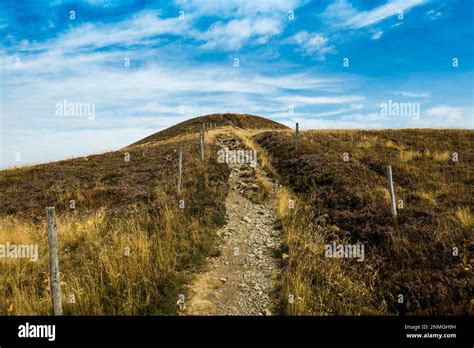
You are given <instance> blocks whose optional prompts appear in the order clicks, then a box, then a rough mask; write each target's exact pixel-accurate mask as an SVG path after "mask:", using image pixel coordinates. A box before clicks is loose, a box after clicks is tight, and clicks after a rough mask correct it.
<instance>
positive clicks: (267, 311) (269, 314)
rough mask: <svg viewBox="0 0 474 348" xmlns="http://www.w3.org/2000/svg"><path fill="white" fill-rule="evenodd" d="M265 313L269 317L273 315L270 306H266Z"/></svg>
mask: <svg viewBox="0 0 474 348" xmlns="http://www.w3.org/2000/svg"><path fill="white" fill-rule="evenodd" d="M263 315H265V316H267V317H268V316H271V315H272V312H270V310H269V309H268V308H265V310H264V311H263Z"/></svg>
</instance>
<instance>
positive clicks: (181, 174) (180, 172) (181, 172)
mask: <svg viewBox="0 0 474 348" xmlns="http://www.w3.org/2000/svg"><path fill="white" fill-rule="evenodd" d="M178 170H179V173H178V196H180V195H181V178H182V177H183V150H181V151H179V162H178Z"/></svg>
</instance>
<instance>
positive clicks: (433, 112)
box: [426, 105, 474, 127]
mask: <svg viewBox="0 0 474 348" xmlns="http://www.w3.org/2000/svg"><path fill="white" fill-rule="evenodd" d="M426 114H427V115H428V116H431V117H434V118H443V119H447V120H451V121H459V120H462V119H465V120H466V121H470V123H471V127H472V122H473V119H474V113H473V109H472V108H464V107H456V106H448V105H438V106H435V107H432V108H430V109H428V110H426Z"/></svg>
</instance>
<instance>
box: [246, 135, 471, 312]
mask: <svg viewBox="0 0 474 348" xmlns="http://www.w3.org/2000/svg"><path fill="white" fill-rule="evenodd" d="M473 140H474V132H472V131H462V130H459V131H458V130H398V131H391V130H385V131H308V132H303V133H301V135H300V138H299V141H298V146H297V147H296V148H295V144H294V138H293V134H292V133H290V132H279V133H271V132H266V133H263V134H260V135H257V136H255V137H254V141H255V142H256V143H257V144H259V146H261V147H262V148H263V149H265V151H266V152H268V154H269V156H270V157H271V159H272V165H273V167H274V169H275V171H276V172H277V173H278V175H279V176H280V177H281V179H282V183H283V184H284V185H286V186H288V187H290V188H291V190H292V191H293V193H290V195H291V194H293V195H294V196H295V197H296V198H299V199H300V201H299V205H298V206H297V207H296V208H295V209H294V211H292V212H291V214H289V215H288V217H286V218H284V219H283V223H284V229H285V231H286V237H287V238H286V245H285V246H284V251H286V252H288V253H289V258H288V260H287V262H286V264H285V266H284V269H283V272H282V292H281V296H282V303H283V306H284V309H285V312H286V313H290V314H334V313H336V314H337V313H339V314H354V313H409V314H465V313H468V312H470V311H471V312H472V302H471V299H472V261H473V260H472V252H473V251H474V243H473V238H472V237H473V227H474V220H473V216H472V211H473V209H474V207H473V200H472V197H473V193H474V192H473V187H474V185H473V176H472V173H473V172H472V168H473V164H474V150H473V149H474V148H473ZM453 153H457V156H458V161H457V162H456V161H453V158H455V157H453V156H455V155H453ZM344 159H346V160H347V161H345V160H344ZM387 165H391V166H392V168H393V175H394V177H393V178H394V184H395V193H396V197H397V200H402V201H403V202H399V203H403V208H402V209H399V211H398V226H396V225H395V224H394V223H393V222H392V218H391V214H390V208H389V194H388V190H387V180H386V166H387ZM282 204H283V205H285V204H286V202H283V203H282ZM284 210H288V209H284ZM295 229H296V232H295V231H294V230H295ZM315 234H316V235H322V236H323V240H322V241H321V240H316V239H317V238H316V237H315ZM315 238H316V239H315ZM333 241H335V242H337V243H341V244H342V243H350V244H354V243H359V242H360V243H364V244H365V249H366V255H365V259H366V260H365V261H364V262H357V261H355V260H344V261H341V260H334V259H329V260H328V259H325V258H324V253H323V249H322V247H323V246H324V245H325V244H328V243H331V242H333ZM318 243H319V244H318ZM315 245H316V246H315ZM453 248H457V250H458V252H459V254H458V255H453ZM454 254H455V253H454ZM328 269H329V270H332V271H334V272H332V273H331V274H328ZM335 274H336V275H335ZM289 293H291V294H293V295H294V296H295V297H296V298H298V299H300V302H301V303H299V302H298V303H296V305H294V304H291V303H288V301H287V297H288V294H289ZM321 294H326V295H325V296H321ZM399 295H403V303H399V299H400V298H399Z"/></svg>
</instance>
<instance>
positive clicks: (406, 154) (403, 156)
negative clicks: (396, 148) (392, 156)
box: [399, 150, 423, 162]
mask: <svg viewBox="0 0 474 348" xmlns="http://www.w3.org/2000/svg"><path fill="white" fill-rule="evenodd" d="M399 156H400V161H402V162H408V161H411V160H414V159H417V158H421V157H422V156H423V155H422V153H421V152H419V151H412V150H402V151H400V155H399Z"/></svg>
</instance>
